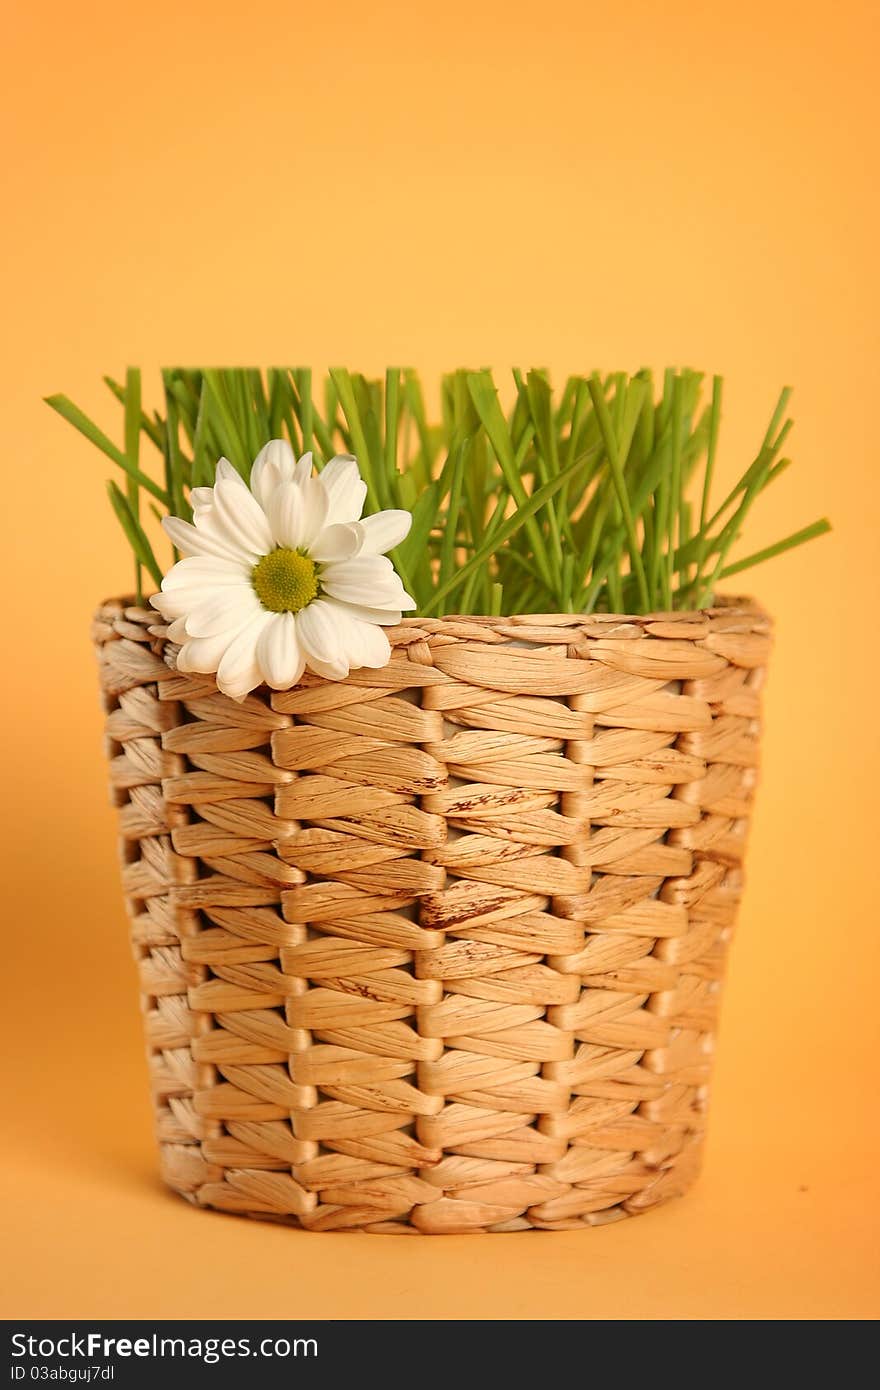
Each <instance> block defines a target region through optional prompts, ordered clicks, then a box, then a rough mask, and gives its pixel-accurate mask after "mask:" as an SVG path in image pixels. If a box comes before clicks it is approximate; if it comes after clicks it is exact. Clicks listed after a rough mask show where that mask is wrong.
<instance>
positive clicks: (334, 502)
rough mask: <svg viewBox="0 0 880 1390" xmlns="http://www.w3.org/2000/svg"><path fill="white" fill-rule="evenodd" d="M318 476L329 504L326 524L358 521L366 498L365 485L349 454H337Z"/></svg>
mask: <svg viewBox="0 0 880 1390" xmlns="http://www.w3.org/2000/svg"><path fill="white" fill-rule="evenodd" d="M318 476H319V478H320V480H321V486H322V487H323V488H324V491H325V492H326V493H327V499H328V502H329V504H330V505H329V510H328V512H327V524H328V525H330V524H332V523H334V522H340V521H359V520H360V515H361V512H362V511H363V509H364V502H365V500H366V496H367V485H366V483H365V482H363V481H362V479H361V475H360V472H359V470H358V466H357V459H355V458H352V456H351V454H337V455H336V457H335V458H332V459H330V461H329V463H327V464H325V465H324V468H323V469H322V470H321V472H320V474H319V475H318Z"/></svg>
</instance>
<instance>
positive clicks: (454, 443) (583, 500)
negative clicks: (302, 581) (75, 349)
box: [48, 367, 830, 616]
mask: <svg viewBox="0 0 880 1390" xmlns="http://www.w3.org/2000/svg"><path fill="white" fill-rule="evenodd" d="M105 381H106V384H107V386H108V388H109V390H110V391H111V392H112V393H113V395H114V396H115V397H116V399H117V400H118V401H119V402H120V403H121V405H122V410H123V421H122V433H123V444H122V446H121V447H120V446H119V445H117V444H114V443H113V441H112V440H111V439H110V438H109V437H108V436H107V435H106V434H104V432H103V431H102V430H101V429H99V428H98V426H97V425H95V424H94V423H93V422H92V421H91V420H89V419H88V418H87V417H86V416H85V415H84V414H83V412H82V411H81V410H79V409H78V408H77V406H75V405H74V404H73V403H72V402H71V401H70V400H68V398H67V397H66V396H50V397H48V404H49V405H50V406H52V408H53V409H54V410H56V411H57V412H58V413H59V415H62V416H63V417H64V419H66V420H67V421H69V423H70V424H72V425H73V426H74V427H75V428H76V429H77V430H79V431H80V433H81V434H83V435H85V436H86V438H87V439H89V440H91V442H92V443H93V444H94V445H95V446H96V447H97V448H98V449H99V450H100V451H101V452H102V453H103V454H104V455H105V456H106V457H107V458H109V459H110V460H111V461H112V462H113V463H114V464H115V465H116V467H117V468H118V469H119V470H120V471H121V472H122V473H123V474H124V478H121V479H120V480H119V481H120V483H124V488H123V487H121V486H119V485H118V484H117V482H115V481H112V482H110V483H108V490H109V494H110V501H111V504H112V506H113V509H114V512H115V514H116V516H117V518H118V520H119V522H120V525H121V526H122V528H123V530H124V532H125V534H126V537H127V538H128V541H129V543H130V545H131V547H132V551H133V554H134V558H135V575H136V583H137V592H138V595H139V596H142V594H143V586H144V576H145V574H146V575H148V576H149V579H150V582H151V584H153V585H158V583H159V582H160V580H161V575H162V572H163V570H165V569H167V568H168V565H169V564H170V563H171V560H172V559H173V558H175V557H174V556H172V555H169V556H167V557H163V558H162V559H161V560H160V559H159V558H157V557H156V555H155V554H154V552H153V549H152V546H151V544H150V541H149V539H148V536H147V533H146V531H145V529H144V525H143V512H144V509H145V508H147V509H149V510H151V511H152V512H153V514H154V515H156V516H161V515H163V514H165V513H171V514H173V515H175V516H182V517H185V518H187V519H188V518H189V517H190V515H191V512H190V508H189V504H188V501H187V497H188V493H189V489H190V488H191V487H196V486H199V485H203V486H204V485H208V486H210V485H211V484H212V483H213V481H214V469H215V466H216V463H217V460H218V458H220V457H221V456H225V457H226V458H228V459H230V460H231V462H232V463H233V464H234V466H235V467H236V468H237V470H238V471H239V473H241V475H242V477H243V478H245V479H248V478H249V475H250V467H251V463H252V461H253V459H254V457H255V456H256V454H257V453H258V452H259V450H260V448H261V447H262V446H263V444H265V443H266V441H267V440H268V439H272V438H278V437H280V436H284V437H286V438H287V439H289V440H290V442H291V444H292V446H293V448H294V450H295V452H296V453H297V454H300V453H303V452H305V451H306V450H307V449H311V450H312V451H313V452H314V456H315V462H316V465H317V466H318V467H321V466H322V465H323V463H324V462H325V461H326V460H327V459H328V458H330V457H332V455H333V454H336V453H352V454H355V455H356V456H357V459H358V462H359V464H360V469H361V475H362V477H363V478H364V481H365V482H366V484H367V504H366V508H365V511H366V512H367V513H369V512H374V511H378V510H380V509H381V508H385V507H402V508H404V509H406V510H407V511H411V512H412V514H413V525H412V530H411V531H410V534H409V536H408V537H407V539H406V540H405V541H404V542H403V544H402V545H400V546H398V548H397V550H396V551H395V552H394V553H393V555H392V559H393V560H394V563H395V565H396V567H397V570H398V573H399V574H400V576H401V578H402V580H403V582H404V584H405V586H406V588H407V589H408V590H409V591H410V593H411V594H412V595H413V597H414V598H415V599H416V600H417V602H418V612H419V613H420V614H421V615H423V616H427V615H443V614H448V613H484V614H485V613H492V614H497V613H540V612H559V611H561V612H569V613H589V612H594V611H601V612H626V613H648V612H654V611H657V610H670V609H691V608H701V607H705V606H706V605H708V604H710V603H711V602H712V601H713V597H714V595H715V592H716V586H717V585H718V584H719V583H721V582H723V581H724V580H725V579H727V578H728V577H730V576H732V575H735V574H740V573H741V572H742V571H744V570H747V569H750V568H751V567H752V566H753V565H757V564H760V563H763V561H765V560H769V559H771V558H772V557H773V556H775V555H779V554H781V553H782V552H783V551H786V550H789V549H791V548H792V547H793V546H796V545H800V544H802V543H803V542H804V541H807V540H811V539H812V538H813V537H815V536H819V535H822V534H823V532H826V531H828V530H830V525H829V522H828V521H827V520H826V519H824V518H823V519H821V520H819V521H814V522H813V523H812V524H810V525H808V526H804V527H802V528H800V529H799V530H797V531H795V532H794V533H793V534H792V535H789V536H784V537H782V538H781V539H780V540H778V541H776V542H775V544H773V545H769V546H765V547H764V548H763V549H761V550H758V551H756V552H754V553H752V554H746V555H744V556H739V555H738V553H735V548H736V547H737V546H738V545H739V543H740V541H741V538H742V535H743V532H744V529H745V527H746V523H747V520H748V518H749V515H750V513H751V509H752V506H753V505H754V503H755V502H756V500H757V499H758V497H759V496H760V495H761V494H762V493H763V492H764V490H765V489H766V488H768V487H770V486H771V485H772V484H773V482H774V481H775V480H776V479H777V478H778V477H779V476H780V474H781V473H783V472H784V471H785V469H786V468H787V467H788V466H789V463H790V460H789V459H788V458H786V457H784V456H782V448H783V445H784V444H785V442H786V439H787V437H788V434H789V431H790V429H791V424H792V422H791V420H790V419H789V418H788V416H787V407H788V400H789V397H790V394H791V392H790V390H789V389H788V388H786V389H785V390H784V391H782V393H781V394H780V397H779V400H778V402H777V405H776V408H775V409H774V411H773V415H772V417H771V420H770V424H769V426H768V428H767V431H766V433H765V435H764V438H763V440H762V442H761V445H760V447H759V449H758V451H757V453H756V455H755V457H754V459H752V460H751V462H750V463H749V465H748V467H747V468H746V469H745V470H744V472H743V473H742V476H741V477H740V478H739V480H738V482H737V483H736V484H735V486H734V487H732V488H731V489H730V490H729V492H728V493H727V495H726V496H725V497H724V499H723V500H722V501H721V502H720V503H718V502H716V501H715V499H714V498H713V488H712V485H713V480H714V472H715V461H716V453H717V444H718V433H719V425H720V420H721V399H722V383H721V379H720V378H719V377H715V378H713V380H712V383H711V387H710V389H709V391H708V392H707V393H704V391H703V377H702V375H701V374H700V373H699V372H694V371H689V370H684V371H677V370H673V369H668V370H667V371H666V372H665V373H664V374H663V377H662V380H661V381H659V382H657V383H655V381H654V378H653V376H652V374H651V373H650V372H649V371H639V372H636V373H635V375H633V376H628V375H627V374H626V373H624V372H614V373H611V374H609V375H605V376H600V374H599V373H597V372H594V373H593V375H592V376H590V377H582V376H571V377H569V378H568V380H567V382H566V383H565V385H564V387H563V389H562V390H561V392H554V390H553V388H552V386H551V384H550V381H549V379H548V377H547V374H546V373H545V372H542V371H530V372H528V373H526V374H525V375H523V374H522V373H521V372H518V371H515V372H514V373H513V380H512V383H511V387H512V389H511V391H510V401H509V404H503V403H502V400H501V398H500V397H499V392H498V388H497V386H496V383H495V380H494V378H493V375H492V373H491V372H489V371H486V370H481V371H464V370H459V371H455V372H452V373H450V374H449V375H447V376H445V377H444V378H443V382H442V392H441V412H440V414H441V419H440V421H439V422H432V421H431V420H430V419H429V417H428V413H427V410H426V406H425V399H424V394H423V391H422V386H421V383H420V381H419V378H418V376H417V375H416V374H415V372H412V371H403V370H401V369H399V368H395V367H392V368H389V369H388V371H387V372H386V373H385V377H384V380H378V381H377V380H371V379H368V378H367V377H365V376H362V375H360V374H358V373H354V372H349V371H347V370H345V369H343V368H334V369H333V370H331V371H330V373H329V375H328V376H327V378H326V380H325V381H324V382H323V383H322V384H321V388H320V389H316V383H314V382H313V380H312V373H311V371H310V370H309V369H308V368H286V367H285V368H270V369H269V370H268V371H266V372H261V371H258V370H256V369H245V368H234V369H228V370H227V369H223V370H220V369H205V370H201V369H198V370H195V369H185V368H170V369H167V370H165V371H163V373H162V388H163V406H162V409H160V410H157V411H155V412H154V413H152V414H149V413H147V411H146V410H145V409H144V407H143V404H142V392H141V374H140V372H139V371H138V370H137V369H136V368H131V369H129V371H128V372H127V373H126V377H125V381H124V382H117V381H114V380H113V379H112V378H111V377H105ZM705 394H707V395H708V400H704V395H705ZM148 458H149V462H148V461H147V459H148Z"/></svg>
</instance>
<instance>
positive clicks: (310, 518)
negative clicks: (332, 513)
mask: <svg viewBox="0 0 880 1390" xmlns="http://www.w3.org/2000/svg"><path fill="white" fill-rule="evenodd" d="M300 489H301V493H302V499H303V523H302V526H303V539H302V544H303V545H304V546H305V547H306V549H308V548H309V547H310V546H311V544H312V542H313V541H315V540H317V538H318V536H320V534H321V532H322V531H323V530H324V527H325V526H326V525H327V513H328V510H329V503H328V501H327V493H326V492H325V490H324V488H322V487H321V483H320V480H319V479H318V478H307V479H306V481H305V483H301V484H300Z"/></svg>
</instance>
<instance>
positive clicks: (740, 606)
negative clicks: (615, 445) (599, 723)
mask: <svg viewBox="0 0 880 1390" xmlns="http://www.w3.org/2000/svg"><path fill="white" fill-rule="evenodd" d="M151 597H152V595H150V594H146V595H144V598H143V600H142V601H141V602H138V600H137V598H136V596H135V595H134V594H118V595H117V594H114V595H112V596H109V597H108V598H106V599H103V600H102V601H101V602H100V603H99V604H98V608H97V612H98V613H99V614H100V613H103V612H105V611H106V610H108V609H110V610H113V611H117V610H119V609H122V610H123V611H126V610H129V609H133V610H135V611H137V612H141V613H145V614H148V615H149V616H150V617H155V624H154V626H155V627H157V628H162V629H164V628H166V627H167V626H168V625H167V623H166V622H165V621H164V620H163V618H162V616H161V614H159V613H158V612H157V611H156V610H155V609H154V608H152V607H151V606H150V598H151ZM739 614H741V615H742V616H743V617H750V618H758V619H762V620H763V621H765V622H766V621H769V613H768V612H767V610H766V609H765V608H764V606H763V604H761V603H760V602H759V601H758V599H756V598H753V597H752V596H750V595H748V594H743V595H738V594H719V595H718V598H717V600H716V602H715V603H714V604H712V605H711V606H709V607H707V608H673V609H655V610H652V612H650V613H563V612H560V611H556V612H542V613H494V614H492V613H445V614H443V615H442V616H430V617H418V616H417V615H414V616H408V617H402V618H401V619H400V621H399V622H397V623H394V624H393V625H389V626H388V627H387V628H386V629H385V630H386V632H392V631H400V630H401V629H404V630H407V629H408V630H410V631H419V632H424V631H426V630H429V631H436V630H437V629H438V628H440V627H442V626H443V625H444V624H447V623H454V624H455V625H456V626H460V625H461V624H465V623H471V624H474V625H477V626H480V627H493V626H499V627H544V626H546V627H576V626H578V625H582V624H585V623H589V624H597V625H601V626H606V625H608V626H618V625H620V624H624V623H625V624H628V625H636V624H638V625H642V626H643V625H645V624H649V623H658V622H662V623H682V624H687V623H691V624H693V622H694V620H695V619H700V618H702V619H711V618H712V617H726V618H730V617H733V616H734V615H739Z"/></svg>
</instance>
